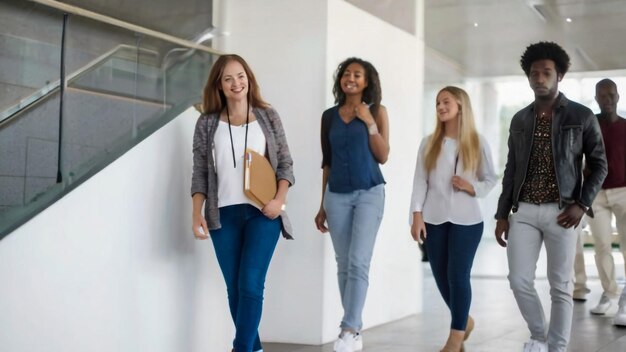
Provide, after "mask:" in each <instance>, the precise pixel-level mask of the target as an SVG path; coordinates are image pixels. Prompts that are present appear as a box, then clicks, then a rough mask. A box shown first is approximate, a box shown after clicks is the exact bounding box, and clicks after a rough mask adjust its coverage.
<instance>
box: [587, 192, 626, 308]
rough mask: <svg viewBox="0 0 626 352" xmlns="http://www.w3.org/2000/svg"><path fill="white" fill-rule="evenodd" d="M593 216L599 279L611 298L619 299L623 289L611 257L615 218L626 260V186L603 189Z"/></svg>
mask: <svg viewBox="0 0 626 352" xmlns="http://www.w3.org/2000/svg"><path fill="white" fill-rule="evenodd" d="M593 213H594V217H593V218H590V217H587V221H588V222H589V227H590V228H591V234H592V236H593V242H594V245H593V248H594V249H595V259H596V266H597V267H598V276H599V277H600V282H601V283H602V289H603V290H604V294H605V295H606V296H608V297H610V298H617V297H618V296H619V295H620V290H619V287H618V286H617V282H615V263H614V261H613V256H612V255H611V251H612V247H611V239H612V237H613V236H612V235H613V229H612V227H611V220H612V216H613V215H615V219H616V225H617V232H618V233H619V238H620V251H621V252H622V255H623V256H624V259H625V260H626V187H620V188H611V189H602V190H600V192H598V195H597V196H596V199H595V200H594V201H593ZM625 267H626V266H625Z"/></svg>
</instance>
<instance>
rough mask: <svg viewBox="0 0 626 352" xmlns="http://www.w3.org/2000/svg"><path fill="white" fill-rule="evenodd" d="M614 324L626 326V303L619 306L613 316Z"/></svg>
mask: <svg viewBox="0 0 626 352" xmlns="http://www.w3.org/2000/svg"><path fill="white" fill-rule="evenodd" d="M613 325H617V326H626V304H625V305H623V306H621V307H619V309H618V310H617V314H615V317H614V318H613Z"/></svg>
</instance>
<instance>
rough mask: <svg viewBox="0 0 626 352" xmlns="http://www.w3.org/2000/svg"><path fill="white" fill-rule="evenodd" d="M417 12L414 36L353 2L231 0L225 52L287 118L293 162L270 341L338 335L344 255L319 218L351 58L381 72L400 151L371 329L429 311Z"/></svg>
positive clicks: (379, 251) (373, 279)
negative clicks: (327, 126) (340, 75)
mask: <svg viewBox="0 0 626 352" xmlns="http://www.w3.org/2000/svg"><path fill="white" fill-rule="evenodd" d="M417 4H418V6H416V7H417V10H416V12H417V14H416V16H417V21H416V22H417V26H418V30H416V33H417V35H411V34H408V33H407V32H405V31H403V30H401V29H398V28H396V27H394V26H392V25H390V24H389V23H387V22H385V21H382V20H380V19H378V18H376V17H375V16H373V15H371V14H369V13H367V12H365V11H362V10H360V9H359V8H357V7H355V6H353V5H351V4H349V3H347V2H345V1H343V0H325V1H306V0H296V1H279V0H266V1H254V0H233V1H223V2H221V5H222V6H226V8H225V10H224V12H223V13H224V15H225V16H226V19H224V20H222V19H220V20H219V23H221V24H224V25H225V26H224V27H223V28H222V30H223V31H225V32H228V33H229V35H228V36H226V37H224V38H225V41H224V42H223V43H221V45H222V47H220V48H219V49H221V50H224V51H227V52H234V53H237V54H240V55H242V56H243V57H244V58H245V59H246V60H247V61H248V63H249V64H250V66H251V67H252V69H253V70H254V72H255V74H256V76H257V79H258V81H259V84H260V86H261V91H262V94H263V97H264V98H265V99H266V100H267V101H268V102H269V103H271V104H272V105H273V106H274V107H275V108H276V109H277V110H278V112H279V113H280V115H281V117H282V120H283V124H284V126H285V130H286V133H287V139H288V141H289V146H290V149H291V153H292V156H293V158H294V171H295V177H296V184H295V186H294V187H293V188H292V189H291V190H290V192H289V199H288V209H289V214H290V217H291V219H292V222H293V225H294V232H295V233H294V235H295V240H294V241H283V240H281V241H280V243H279V245H278V248H277V250H276V254H275V257H274V259H273V262H272V265H271V267H270V272H269V275H268V280H267V283H266V298H265V306H264V314H263V320H262V322H261V328H260V330H261V337H262V339H263V340H266V341H276V342H291V343H307V344H321V343H325V342H328V341H331V340H332V339H334V338H335V337H336V335H337V333H338V331H339V330H338V326H339V322H340V319H341V304H340V302H339V295H338V288H337V280H336V266H335V259H334V253H333V250H332V246H331V242H330V238H329V237H328V235H322V234H320V233H319V232H318V231H317V230H316V229H315V226H314V223H313V218H314V216H315V214H316V213H317V209H318V207H319V202H320V196H321V191H322V190H321V169H320V164H321V148H320V145H319V128H320V117H321V114H322V112H323V111H324V109H326V108H327V107H329V106H330V105H332V102H333V97H332V92H331V88H332V82H333V81H332V75H333V73H334V71H335V69H336V67H337V64H338V63H339V62H340V61H342V60H343V59H345V58H347V57H349V56H359V57H362V58H363V59H366V60H368V61H370V62H372V63H373V64H374V65H375V66H376V68H377V70H378V71H379V73H380V77H381V81H382V88H383V104H384V105H385V106H386V107H387V109H388V112H389V116H390V124H391V154H390V157H389V161H388V162H387V164H385V165H384V166H383V174H384V176H385V179H386V181H387V186H386V196H387V198H386V204H385V207H386V209H385V217H384V219H383V223H382V226H381V229H380V232H379V238H378V242H377V244H376V249H375V252H374V258H373V260H372V268H371V272H370V290H369V293H368V299H367V302H366V307H365V311H364V323H365V328H367V327H370V326H373V325H378V324H382V323H386V322H389V321H392V320H395V319H399V318H401V317H404V316H407V315H410V314H414V313H417V312H419V311H420V310H421V306H422V305H421V299H420V297H421V264H420V263H419V251H418V249H417V245H416V244H415V243H414V242H412V240H411V239H410V234H409V226H408V206H409V197H410V191H409V190H410V188H411V184H412V176H413V168H414V165H415V157H416V155H417V148H418V143H419V140H420V136H421V127H420V126H421V122H420V119H421V116H420V112H421V104H422V83H423V50H424V49H423V47H424V43H423V30H422V28H423V1H422V0H419V1H417ZM224 304H226V302H224ZM229 319H230V317H228V316H224V321H225V322H227V321H229Z"/></svg>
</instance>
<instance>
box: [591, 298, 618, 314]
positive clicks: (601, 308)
mask: <svg viewBox="0 0 626 352" xmlns="http://www.w3.org/2000/svg"><path fill="white" fill-rule="evenodd" d="M613 304H615V300H614V299H611V298H609V297H608V296H606V295H605V294H604V293H603V294H602V297H600V302H598V305H597V306H595V307H593V308H592V309H591V310H590V312H591V314H597V315H604V314H605V313H606V312H607V311H608V310H609V309H611V306H613Z"/></svg>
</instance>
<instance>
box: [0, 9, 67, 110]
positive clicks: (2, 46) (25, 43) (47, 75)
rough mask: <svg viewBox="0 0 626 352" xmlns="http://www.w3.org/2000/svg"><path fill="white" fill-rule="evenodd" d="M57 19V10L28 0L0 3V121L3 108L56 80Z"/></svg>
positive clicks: (57, 68)
mask: <svg viewBox="0 0 626 352" xmlns="http://www.w3.org/2000/svg"><path fill="white" fill-rule="evenodd" d="M61 18H62V15H61V14H60V13H58V12H55V11H51V10H50V9H48V8H45V7H42V6H38V5H36V4H34V3H32V2H30V1H16V0H8V1H3V2H2V3H0V23H2V29H0V112H2V113H1V114H0V121H2V120H4V118H5V117H6V115H7V114H6V113H4V112H5V111H7V110H8V109H10V108H11V107H15V106H19V104H20V103H21V102H24V103H25V102H26V101H29V100H32V99H28V98H29V97H30V96H31V95H32V94H35V93H37V91H39V90H40V89H42V88H43V87H44V86H46V85H48V84H51V83H53V82H55V81H58V79H59V61H60V56H61V52H60V50H61V49H60V44H61V21H60V19H61ZM25 23H38V24H40V25H37V26H26V25H25Z"/></svg>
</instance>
